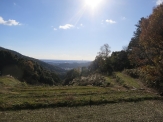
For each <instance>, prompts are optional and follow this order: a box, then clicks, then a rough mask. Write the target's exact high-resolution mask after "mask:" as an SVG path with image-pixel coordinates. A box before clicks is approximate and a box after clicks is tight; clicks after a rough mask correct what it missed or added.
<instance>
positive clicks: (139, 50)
mask: <svg viewBox="0 0 163 122" xmlns="http://www.w3.org/2000/svg"><path fill="white" fill-rule="evenodd" d="M144 19H145V18H141V19H140V20H139V22H138V24H137V25H136V27H137V29H136V31H135V32H134V36H133V37H132V38H131V41H130V43H129V45H128V50H127V52H128V58H129V60H130V63H131V64H132V65H133V67H140V66H144V65H146V64H149V60H148V59H147V57H146V53H145V51H144V47H143V46H142V45H140V35H141V33H142V28H141V23H142V21H143V20H144Z"/></svg>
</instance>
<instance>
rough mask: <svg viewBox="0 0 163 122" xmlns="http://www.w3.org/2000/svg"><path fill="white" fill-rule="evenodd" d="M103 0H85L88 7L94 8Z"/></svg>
mask: <svg viewBox="0 0 163 122" xmlns="http://www.w3.org/2000/svg"><path fill="white" fill-rule="evenodd" d="M101 1H102V0H85V4H86V6H88V7H91V8H92V9H95V8H96V7H97V6H98V5H99V4H100V3H101Z"/></svg>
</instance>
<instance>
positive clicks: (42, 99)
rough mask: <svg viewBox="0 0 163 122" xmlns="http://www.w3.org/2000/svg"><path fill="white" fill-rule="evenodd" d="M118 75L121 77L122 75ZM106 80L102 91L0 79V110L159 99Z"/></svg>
mask: <svg viewBox="0 0 163 122" xmlns="http://www.w3.org/2000/svg"><path fill="white" fill-rule="evenodd" d="M121 75H122V76H123V74H121ZM106 78H107V80H108V82H110V83H111V84H112V85H111V86H110V87H105V88H104V87H93V86H64V87H63V86H54V87H49V86H26V85H24V84H22V83H21V82H19V81H17V80H15V79H14V78H9V77H0V87H3V89H0V110H17V109H35V108H45V107H61V106H62V107H63V106H83V105H90V106H91V105H99V104H104V103H117V102H133V101H134V102H136V101H143V100H152V99H161V97H159V96H158V95H156V94H155V93H151V92H148V91H146V90H139V89H137V90H130V89H126V88H125V87H123V85H121V84H120V85H118V84H119V82H116V80H115V79H111V78H108V77H106ZM122 80H123V82H124V83H126V82H128V81H127V80H126V79H125V80H124V79H122ZM134 84H135V83H134ZM130 85H131V84H130ZM15 86H16V87H15ZM134 87H136V85H135V86H134Z"/></svg>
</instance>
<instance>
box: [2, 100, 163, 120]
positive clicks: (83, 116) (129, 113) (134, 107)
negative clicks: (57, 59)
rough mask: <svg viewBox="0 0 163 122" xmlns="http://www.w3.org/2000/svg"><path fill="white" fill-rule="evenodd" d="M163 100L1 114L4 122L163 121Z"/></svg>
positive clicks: (5, 112) (4, 112)
mask: <svg viewBox="0 0 163 122" xmlns="http://www.w3.org/2000/svg"><path fill="white" fill-rule="evenodd" d="M162 120H163V102H162V101H159V100H157V101H155V100H150V101H148V100H147V101H140V102H136V103H135V102H122V103H115V104H105V105H98V106H96V105H94V106H92V107H89V106H82V107H81V106H79V107H57V108H46V109H35V110H18V111H3V112H2V111H0V121H1V122H162Z"/></svg>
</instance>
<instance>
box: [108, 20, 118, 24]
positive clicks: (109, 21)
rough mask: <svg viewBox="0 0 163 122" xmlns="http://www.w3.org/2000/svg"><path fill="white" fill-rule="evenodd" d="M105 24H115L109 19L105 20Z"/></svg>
mask: <svg viewBox="0 0 163 122" xmlns="http://www.w3.org/2000/svg"><path fill="white" fill-rule="evenodd" d="M106 22H107V23H110V24H115V23H116V21H113V20H111V19H109V20H108V19H107V20H106Z"/></svg>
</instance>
